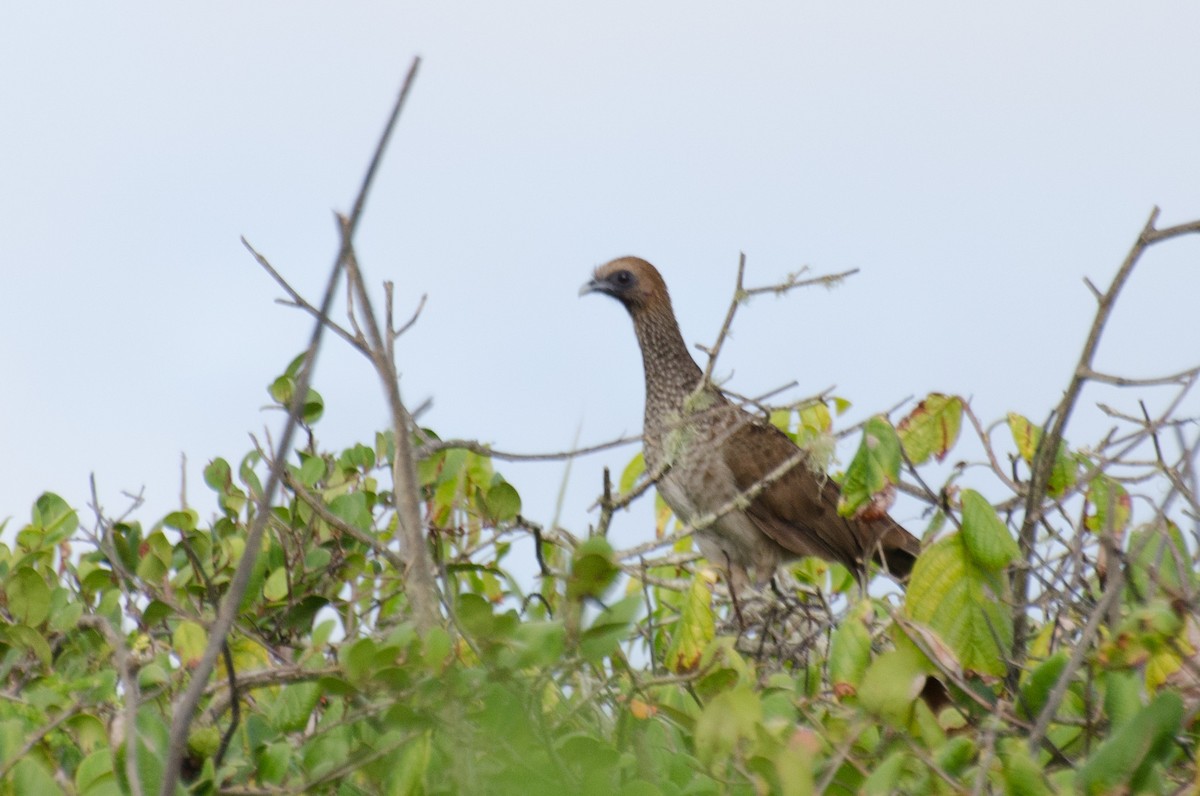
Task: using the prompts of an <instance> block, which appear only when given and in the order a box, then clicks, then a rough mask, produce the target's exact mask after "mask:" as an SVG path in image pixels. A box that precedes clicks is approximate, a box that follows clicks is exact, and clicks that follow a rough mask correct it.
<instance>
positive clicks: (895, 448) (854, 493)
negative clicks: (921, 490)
mask: <svg viewBox="0 0 1200 796" xmlns="http://www.w3.org/2000/svg"><path fill="white" fill-rule="evenodd" d="M899 480H900V438H899V437H897V436H896V430H895V429H894V428H892V424H891V423H889V422H888V421H887V418H885V417H883V416H881V415H876V416H875V417H872V418H870V419H869V420H867V422H866V424H865V425H864V426H863V437H862V442H861V443H859V446H858V451H857V452H856V453H855V454H854V458H853V459H852V460H851V462H850V466H849V467H847V468H846V477H845V479H844V481H843V482H842V497H841V499H840V500H839V501H838V513H839V514H841V515H843V516H846V517H862V518H865V519H874V518H878V517H879V516H881V515H883V514H886V513H887V508H888V505H889V504H890V503H891V501H892V498H893V492H894V489H895V486H896V483H897V482H898V481H899Z"/></svg>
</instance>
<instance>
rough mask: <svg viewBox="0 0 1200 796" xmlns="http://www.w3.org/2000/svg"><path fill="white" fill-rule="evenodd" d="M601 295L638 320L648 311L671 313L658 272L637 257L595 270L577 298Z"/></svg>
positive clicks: (618, 260)
mask: <svg viewBox="0 0 1200 796" xmlns="http://www.w3.org/2000/svg"><path fill="white" fill-rule="evenodd" d="M587 293H604V294H605V295H608V296H612V297H613V298H615V299H616V300H617V301H619V302H621V303H622V304H624V305H625V309H627V310H629V314H630V315H632V316H634V317H635V318H637V317H638V316H639V315H640V314H641V313H643V312H645V311H647V310H655V309H662V308H665V309H666V310H667V311H668V312H670V307H671V299H670V298H669V297H668V295H667V284H666V282H664V281H663V278H662V277H661V276H659V273H658V271H657V269H655V267H654V266H653V265H651V264H650V263H648V262H646V261H645V260H643V259H641V258H640V257H619V258H617V259H616V260H613V261H612V262H608V263H605V264H604V265H602V266H600V267H599V268H597V269H596V271H595V272H594V273H593V274H592V278H591V280H590V281H588V282H586V283H585V284H584V286H583V287H581V288H580V289H579V295H581V296H582V295H585V294H587Z"/></svg>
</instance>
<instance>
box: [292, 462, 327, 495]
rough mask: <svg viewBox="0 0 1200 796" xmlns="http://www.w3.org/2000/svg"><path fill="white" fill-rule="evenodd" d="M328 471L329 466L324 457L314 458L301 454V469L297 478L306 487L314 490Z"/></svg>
mask: <svg viewBox="0 0 1200 796" xmlns="http://www.w3.org/2000/svg"><path fill="white" fill-rule="evenodd" d="M326 469H327V464H326V462H325V458H324V457H323V456H312V455H310V454H307V453H301V454H300V469H299V470H298V471H297V473H296V478H297V479H299V481H300V483H302V484H304V486H306V487H308V488H309V489H312V488H313V487H315V486H316V485H317V482H318V481H320V480H321V478H322V477H324V475H325V470H326Z"/></svg>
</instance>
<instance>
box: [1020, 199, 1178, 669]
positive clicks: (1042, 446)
mask: <svg viewBox="0 0 1200 796" xmlns="http://www.w3.org/2000/svg"><path fill="white" fill-rule="evenodd" d="M1158 213H1159V210H1158V208H1157V207H1155V208H1154V209H1153V210H1151V212H1150V217H1149V218H1148V219H1146V223H1145V225H1144V226H1143V227H1142V231H1141V232H1140V233H1139V234H1138V237H1137V240H1136V241H1134V244H1133V246H1132V247H1131V248H1130V250H1129V253H1128V254H1127V255H1126V256H1125V260H1124V262H1122V263H1121V267H1120V268H1119V269H1117V273H1116V275H1115V276H1114V277H1113V280H1112V284H1111V285H1109V288H1108V291H1107V292H1106V293H1105V294H1104V295H1103V296H1101V297H1100V298H1099V300H1098V301H1099V306H1098V308H1097V309H1096V316H1095V319H1094V320H1093V321H1092V327H1091V330H1090V331H1089V332H1088V336H1087V341H1086V342H1085V343H1084V346H1083V351H1082V352H1081V353H1080V355H1079V364H1078V365H1077V366H1076V368H1075V373H1074V375H1073V376H1072V377H1071V381H1070V383H1069V384H1068V385H1067V389H1066V392H1065V394H1064V395H1063V398H1062V401H1061V402H1060V403H1059V405H1058V407H1057V408H1056V409H1055V410H1054V414H1053V418H1054V420H1053V424H1052V425H1051V426H1050V428H1049V429H1047V430H1046V432H1045V433H1043V434H1042V438H1041V440H1040V442H1039V444H1038V447H1037V451H1036V453H1035V454H1034V457H1033V464H1032V466H1031V473H1030V478H1029V485H1028V489H1027V490H1026V493H1025V516H1024V519H1023V520H1022V523H1021V529H1020V531H1019V532H1018V535H1017V540H1018V543H1019V545H1020V548H1021V553H1022V556H1023V558H1024V561H1025V566H1023V567H1018V568H1017V570H1016V574H1015V576H1014V578H1013V597H1014V600H1015V601H1016V604H1017V606H1018V611H1017V615H1016V621H1015V623H1014V628H1013V658H1014V660H1020V659H1022V658H1023V657H1024V654H1023V653H1024V650H1025V645H1026V643H1027V639H1026V635H1027V630H1026V629H1027V627H1028V624H1029V618H1028V616H1027V613H1026V610H1025V606H1026V604H1027V603H1028V600H1029V577H1030V576H1029V571H1030V568H1029V564H1030V560H1031V556H1032V555H1033V547H1034V543H1035V541H1036V538H1037V528H1038V523H1039V521H1040V520H1041V517H1042V512H1043V505H1042V504H1043V501H1044V499H1045V496H1046V491H1047V489H1048V488H1049V485H1050V474H1051V472H1052V470H1053V468H1054V460H1055V458H1056V457H1057V455H1058V449H1059V446H1060V445H1061V444H1062V440H1063V433H1064V432H1065V430H1066V427H1067V422H1068V421H1069V420H1070V418H1071V413H1072V412H1073V411H1074V409H1075V404H1076V403H1077V402H1078V400H1079V395H1080V393H1081V392H1082V390H1083V386H1084V384H1085V383H1086V382H1087V380H1088V374H1089V373H1091V372H1092V371H1093V367H1092V362H1093V361H1094V359H1095V356H1096V350H1097V349H1098V348H1099V345H1100V337H1101V335H1102V334H1103V332H1104V327H1105V325H1106V324H1107V323H1108V318H1109V316H1110V315H1111V314H1112V310H1113V307H1114V306H1115V304H1116V301H1117V297H1118V295H1120V292H1121V289H1122V288H1123V287H1124V286H1125V283H1126V282H1127V281H1128V279H1129V276H1130V275H1131V274H1132V273H1133V269H1134V267H1135V266H1136V265H1137V263H1138V260H1139V259H1141V256H1142V254H1143V253H1144V252H1145V251H1146V249H1147V248H1148V247H1150V246H1151V245H1153V244H1155V243H1159V242H1161V241H1164V240H1170V239H1171V238H1174V237H1177V236H1179V235H1184V234H1189V233H1193V232H1200V221H1197V222H1192V223H1190V224H1183V225H1180V226H1176V227H1169V228H1167V229H1164V230H1156V229H1155V228H1154V223H1155V221H1157V220H1158ZM1010 675H1011V677H1010V679H1012V678H1013V677H1015V676H1016V671H1015V670H1014V671H1012V672H1010Z"/></svg>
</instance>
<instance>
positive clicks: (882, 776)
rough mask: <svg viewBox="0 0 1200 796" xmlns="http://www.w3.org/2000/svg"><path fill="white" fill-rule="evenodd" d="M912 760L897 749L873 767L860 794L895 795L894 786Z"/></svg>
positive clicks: (905, 752) (874, 795)
mask: <svg viewBox="0 0 1200 796" xmlns="http://www.w3.org/2000/svg"><path fill="white" fill-rule="evenodd" d="M911 759H912V757H911V755H910V754H909V753H908V752H907V751H906V750H904V749H897V750H896V751H895V752H892V753H891V754H890V755H888V756H887V757H885V758H884V759H883V760H882V761H881V762H880V763H879V764H878V765H876V766H874V769H875V770H874V771H872V772H871V776H869V777H867V779H866V781H865V782H863V785H862V792H863V793H864V794H867V796H888V795H889V794H893V793H896V784H897V783H898V782H899V781H900V776H901V775H902V774H903V773H904V767H905V765H906V764H907V763H908V762H909V761H910V760H911Z"/></svg>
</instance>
